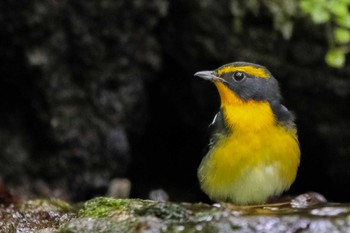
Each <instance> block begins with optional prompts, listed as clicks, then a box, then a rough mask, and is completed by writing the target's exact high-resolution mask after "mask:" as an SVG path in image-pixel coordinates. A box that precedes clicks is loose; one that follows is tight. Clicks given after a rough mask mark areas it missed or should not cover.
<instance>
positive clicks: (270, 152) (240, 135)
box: [198, 92, 300, 204]
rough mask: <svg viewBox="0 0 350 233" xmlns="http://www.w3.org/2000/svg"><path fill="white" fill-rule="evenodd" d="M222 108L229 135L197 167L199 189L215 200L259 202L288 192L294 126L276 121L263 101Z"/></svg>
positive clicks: (293, 169)
mask: <svg viewBox="0 0 350 233" xmlns="http://www.w3.org/2000/svg"><path fill="white" fill-rule="evenodd" d="M221 93H222V92H221ZM221 99H222V100H223V96H221ZM228 99H230V101H233V100H234V99H233V98H232V96H230V98H228ZM234 101H238V100H237V99H236V100H234ZM221 107H222V110H223V113H224V118H225V123H226V125H227V127H228V128H229V133H228V134H227V135H224V136H222V137H221V138H220V139H219V140H218V141H217V143H216V144H215V145H214V147H213V148H212V149H211V150H210V151H209V152H208V154H207V155H206V156H205V158H204V159H203V161H202V163H201V165H200V167H199V169H198V176H199V180H200V183H201V187H202V189H203V190H204V191H205V192H206V193H207V194H208V195H209V196H210V197H211V198H212V199H214V200H218V201H232V202H235V203H238V204H251V203H262V202H265V201H266V200H267V198H268V197H270V196H273V195H278V194H280V193H282V192H283V191H284V190H287V189H288V188H289V187H290V185H291V184H292V183H293V182H294V180H295V177H296V173H297V168H298V165H299V157H300V150H299V145H298V141H297V136H296V130H295V129H287V128H285V127H283V126H281V125H280V124H278V122H277V121H276V119H275V117H274V114H273V112H272V110H271V108H270V105H269V104H268V102H259V101H245V102H239V103H238V102H235V103H225V101H222V106H221Z"/></svg>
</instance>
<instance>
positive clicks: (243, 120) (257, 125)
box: [215, 82, 276, 131]
mask: <svg viewBox="0 0 350 233" xmlns="http://www.w3.org/2000/svg"><path fill="white" fill-rule="evenodd" d="M215 86H216V88H217V89H218V92H219V95H220V99H221V108H222V109H223V111H224V117H225V121H226V124H227V126H228V127H229V128H230V129H233V128H234V129H235V130H238V129H244V130H245V131H246V130H249V131H255V130H258V129H262V128H265V127H268V126H272V125H274V124H275V123H276V118H275V115H274V113H273V112H272V109H271V107H270V104H269V103H268V102H267V101H255V100H242V99H240V98H239V97H238V96H237V95H236V94H235V93H234V92H233V91H232V90H230V89H229V88H228V87H227V86H225V84H223V83H222V82H215Z"/></svg>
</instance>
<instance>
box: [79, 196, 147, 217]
mask: <svg viewBox="0 0 350 233" xmlns="http://www.w3.org/2000/svg"><path fill="white" fill-rule="evenodd" d="M150 204H153V202H152V201H147V200H139V199H113V198H107V197H96V198H94V199H92V200H90V201H87V202H86V203H85V204H84V207H83V209H81V210H80V212H79V215H80V216H81V217H97V218H104V217H112V216H114V215H117V214H122V213H123V214H127V215H133V214H134V212H135V210H137V209H139V208H144V207H145V206H146V207H147V206H148V205H150Z"/></svg>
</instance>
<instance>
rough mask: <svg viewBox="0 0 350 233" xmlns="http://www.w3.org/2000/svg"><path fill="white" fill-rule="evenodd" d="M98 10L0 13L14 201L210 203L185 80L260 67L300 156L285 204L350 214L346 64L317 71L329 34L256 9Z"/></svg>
mask: <svg viewBox="0 0 350 233" xmlns="http://www.w3.org/2000/svg"><path fill="white" fill-rule="evenodd" d="M242 2H244V1H237V0H225V1H210V0H208V1H199V0H191V1H189V0H186V1H185V0H178V1H166V0H149V1H143V0H132V1H129V0H125V1H123V0H120V1H114V0H101V1H83V0H77V1H53V0H51V1H42V0H32V1H11V0H3V1H1V3H0V25H1V27H0V75H1V78H0V110H1V111H0V177H1V179H2V181H3V182H5V183H6V184H7V185H8V187H10V189H11V190H12V192H14V193H16V194H17V195H19V196H20V197H21V198H34V197H53V196H55V197H60V198H64V199H67V200H71V201H78V200H84V199H88V198H91V197H93V196H97V195H105V193H106V190H107V188H108V186H109V182H110V180H111V179H113V178H116V177H125V178H128V179H129V180H130V181H131V183H132V190H131V197H140V198H147V197H148V195H149V192H150V191H151V190H154V189H163V190H164V191H165V192H167V193H168V195H169V196H170V200H172V201H207V198H206V197H205V195H204V194H203V193H202V192H201V191H200V189H199V185H198V182H197V177H196V169H197V167H198V165H199V163H200V161H201V158H202V156H203V155H204V154H205V153H206V150H207V147H206V145H207V144H208V140H209V131H208V125H209V123H210V122H211V120H212V118H213V116H214V114H215V112H216V111H217V110H218V107H219V99H218V94H217V92H216V90H215V87H214V86H213V85H212V84H210V83H209V82H206V81H203V80H201V79H198V78H195V77H193V74H194V73H195V72H197V71H200V70H208V69H214V68H217V67H218V66H221V65H223V64H225V63H229V62H233V61H248V62H254V63H259V64H262V65H264V66H266V67H268V68H269V70H270V71H271V72H272V73H273V74H274V76H275V77H276V78H277V79H278V80H279V82H280V85H281V89H282V93H283V96H284V104H285V105H286V106H287V107H288V108H289V109H291V110H293V111H294V113H295V115H296V116H297V125H298V130H299V139H300V144H301V150H302V159H301V166H300V169H299V173H298V177H297V180H296V182H295V183H294V185H293V186H292V188H291V190H290V192H289V193H290V194H300V193H303V192H307V191H316V192H319V193H321V194H323V195H324V196H325V197H326V198H328V199H329V200H332V201H342V202H346V201H350V169H349V168H350V143H349V142H350V140H349V139H350V121H349V119H350V110H349V100H350V97H349V96H350V93H349V92H350V64H349V62H347V64H346V66H345V67H344V68H342V69H333V68H330V67H328V66H327V65H326V64H325V62H324V55H325V53H326V52H327V46H328V42H327V36H326V27H325V26H324V25H314V24H312V23H311V22H310V21H309V20H308V18H307V17H303V16H300V15H299V14H298V11H297V13H296V14H295V15H289V16H288V20H290V21H291V22H292V23H293V33H292V34H291V37H290V38H288V39H286V38H285V37H283V36H282V34H281V32H280V31H277V30H276V29H275V20H276V18H275V16H276V15H274V14H272V13H270V11H268V10H267V9H268V6H265V5H264V4H262V5H260V6H258V7H257V10H256V11H255V12H252V11H250V10H248V9H247V8H245V5H244V4H243V3H242Z"/></svg>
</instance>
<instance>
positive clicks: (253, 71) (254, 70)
mask: <svg viewBox="0 0 350 233" xmlns="http://www.w3.org/2000/svg"><path fill="white" fill-rule="evenodd" d="M235 71H241V72H245V73H247V74H250V75H254V76H256V77H259V78H269V77H270V75H269V74H268V73H267V72H266V71H265V69H264V68H260V67H254V66H224V67H222V68H221V69H219V70H218V71H217V72H218V74H219V75H222V74H226V73H230V72H235Z"/></svg>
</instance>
